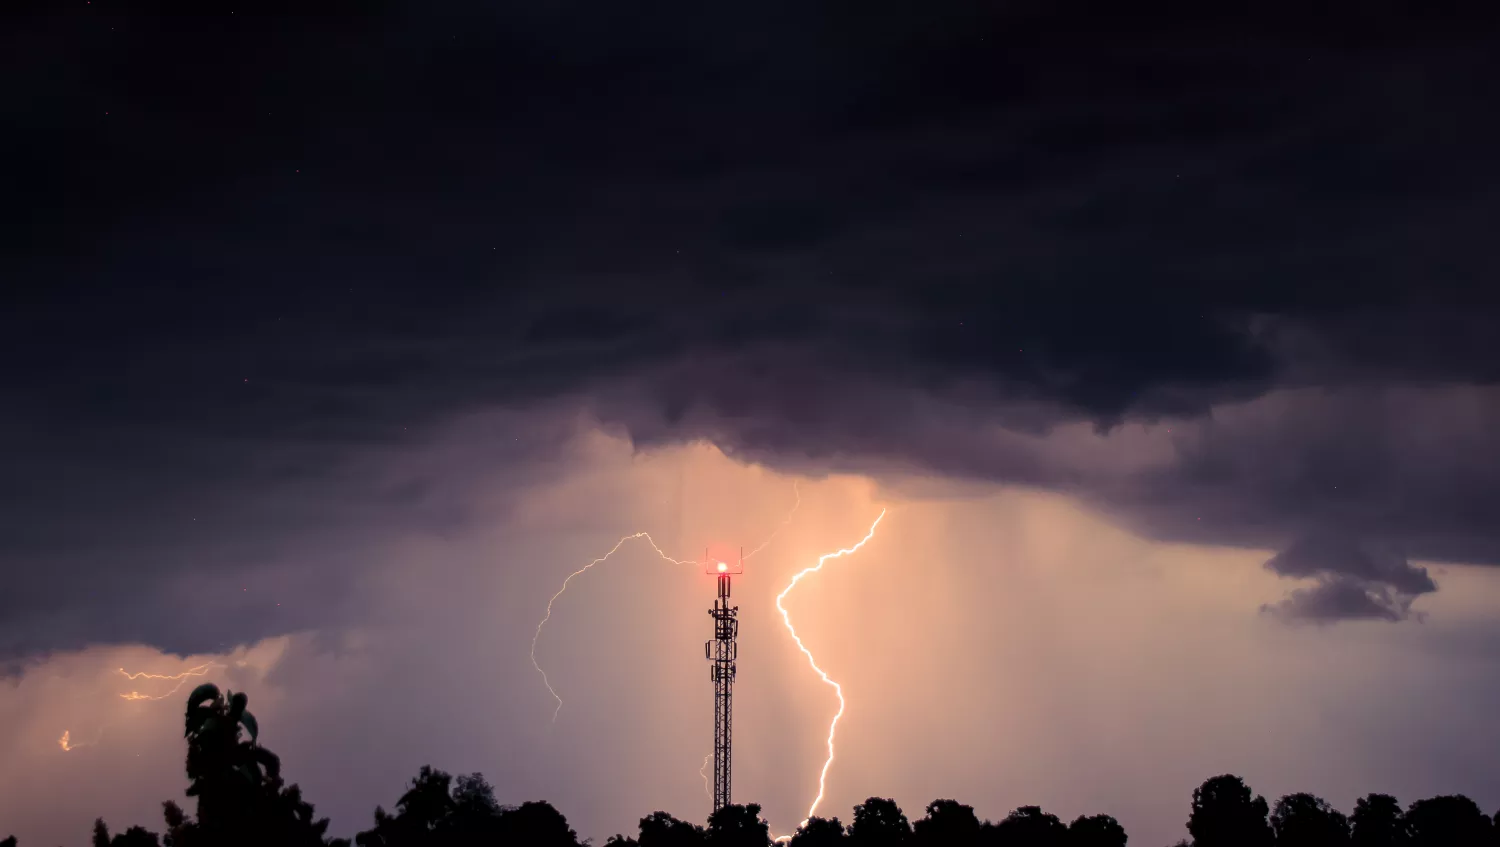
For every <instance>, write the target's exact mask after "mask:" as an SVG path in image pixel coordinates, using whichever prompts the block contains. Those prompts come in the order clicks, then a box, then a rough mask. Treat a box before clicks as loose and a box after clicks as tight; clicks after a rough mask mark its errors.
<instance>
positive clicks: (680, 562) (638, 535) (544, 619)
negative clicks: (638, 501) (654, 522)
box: [531, 532, 696, 723]
mask: <svg viewBox="0 0 1500 847" xmlns="http://www.w3.org/2000/svg"><path fill="white" fill-rule="evenodd" d="M634 538H644V539H646V542H647V543H648V544H650V545H651V549H652V550H655V551H656V553H657V555H659V556H661V557H662V558H663V559H666V560H667V561H669V562H671V563H672V564H674V565H692V564H696V563H695V562H693V561H690V560H688V559H674V558H672V557H671V556H668V555H667V554H666V553H664V552H662V549H661V548H660V547H658V546H657V545H656V540H655V539H653V538H652V537H651V533H649V532H637V533H635V534H633V535H627V536H625V537H624V538H621V539H620V540H619V541H616V542H615V546H613V547H611V548H609V552H608V553H605V554H604V555H603V556H600V557H599V558H597V559H595V560H593V561H592V562H589V563H588V564H586V565H584V566H583V567H581V568H579V569H578V570H576V571H573V572H572V573H570V574H568V578H567V579H565V580H563V584H562V588H559V589H557V593H556V594H554V595H552V599H550V600H548V601H547V614H545V615H543V616H542V620H541V622H540V623H538V624H537V625H536V634H535V635H533V636H531V666H532V667H534V668H536V672H537V673H539V674H541V675H542V683H543V684H544V685H546V686H547V691H548V692H549V693H551V694H552V699H554V700H556V701H557V708H555V709H553V710H552V722H553V723H557V713H558V712H561V711H562V706H563V701H562V698H561V697H559V696H558V695H557V690H556V689H554V688H553V687H552V681H551V680H549V679H547V672H546V671H544V670H542V666H541V665H539V664H537V661H536V642H537V639H539V638H541V637H542V627H544V626H546V625H547V621H549V620H551V619H552V604H553V603H555V602H557V598H559V597H561V596H562V593H563V592H564V591H567V590H568V583H570V582H572V581H573V577H575V576H578V575H579V574H581V573H583V572H584V571H586V570H588V569H589V568H592V567H593V566H594V565H597V564H599V563H600V562H603V561H604V560H605V559H608V558H609V557H610V556H613V555H614V554H615V551H616V550H618V549H620V548H621V547H622V546H624V544H625V542H627V541H630V540H631V539H634Z"/></svg>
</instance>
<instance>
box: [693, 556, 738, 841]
mask: <svg viewBox="0 0 1500 847" xmlns="http://www.w3.org/2000/svg"><path fill="white" fill-rule="evenodd" d="M703 565H704V570H706V571H708V572H709V573H712V574H714V575H715V576H717V577H718V582H719V597H718V599H717V600H715V601H714V607H713V608H712V609H709V610H708V614H709V616H710V617H712V618H713V619H714V637H713V639H712V640H711V641H708V642H705V643H704V645H703V656H704V658H706V659H708V660H709V661H710V662H712V663H713V664H712V666H710V668H709V678H710V679H712V680H713V683H714V808H713V811H715V812H717V811H718V810H720V809H722V808H724V807H725V806H728V805H729V775H730V753H731V741H732V740H733V736H732V734H731V732H730V720H731V718H732V716H733V714H734V708H733V703H734V700H733V698H734V661H735V658H736V656H737V655H738V642H737V641H736V639H737V638H738V636H739V634H740V620H739V614H740V607H739V606H731V605H729V579H730V577H731V576H733V575H734V574H739V573H744V572H745V551H744V550H743V549H742V550H740V560H739V564H738V565H731V564H730V563H729V562H725V561H722V560H715V559H710V558H709V556H708V551H706V550H705V551H704V553H703Z"/></svg>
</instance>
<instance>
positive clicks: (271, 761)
mask: <svg viewBox="0 0 1500 847" xmlns="http://www.w3.org/2000/svg"><path fill="white" fill-rule="evenodd" d="M247 703H248V698H247V697H246V696H245V695H244V694H243V693H239V694H237V693H234V692H224V693H223V694H220V692H219V689H218V688H217V687H216V686H214V685H212V684H206V685H201V686H199V687H198V688H197V689H195V690H194V691H193V693H192V695H190V696H189V697H188V705H187V714H186V718H185V726H186V730H185V733H184V735H185V737H186V739H187V747H188V753H187V777H188V787H187V791H186V793H187V795H188V796H190V797H194V798H196V799H197V815H196V818H195V817H193V816H190V815H188V814H187V813H186V812H184V811H183V810H182V808H181V807H180V806H178V804H177V803H175V802H173V801H171V800H168V801H166V802H164V803H162V818H163V819H164V820H165V822H166V825H167V828H166V831H165V832H164V833H163V834H162V835H161V836H158V835H157V834H156V833H153V832H150V831H148V830H146V829H145V828H143V827H140V826H132V827H130V828H129V829H126V830H125V831H124V832H122V833H119V834H116V835H111V834H110V831H109V827H108V826H107V825H106V824H105V822H104V820H103V819H102V818H100V819H96V820H95V821H94V826H93V830H92V839H91V842H90V845H91V847H349V845H350V842H349V841H347V840H342V839H329V838H327V837H326V835H325V834H324V832H325V830H326V829H327V827H328V820H327V819H326V818H324V819H317V820H315V819H314V816H313V807H312V805H311V804H309V803H307V802H304V801H303V799H302V792H301V789H299V788H298V787H297V786H296V785H287V784H286V783H285V782H284V781H283V780H282V778H281V762H280V760H279V759H278V758H277V757H276V755H275V754H274V753H272V752H270V751H269V750H267V749H265V748H264V747H261V746H260V745H259V727H258V725H257V723H256V721H255V718H254V716H252V715H251V714H250V713H249V712H248V711H247V710H246V708H245V707H246V705H247ZM393 808H394V809H395V812H394V814H392V813H387V812H386V811H385V809H384V808H383V807H381V806H377V807H376V808H375V814H374V819H375V823H374V826H373V827H372V828H371V829H369V830H367V831H364V832H361V833H359V834H358V835H357V836H356V837H355V839H354V841H355V843H357V844H358V845H359V847H587V845H588V844H589V842H588V841H584V842H582V844H580V842H579V840H578V834H577V833H576V832H574V831H573V829H572V828H570V827H569V826H568V820H567V818H566V817H564V816H563V814H562V813H561V812H560V811H558V810H557V809H556V808H554V807H553V806H552V805H551V804H549V803H545V802H539V801H531V802H526V803H522V804H521V805H519V806H507V805H501V804H500V802H499V801H497V800H496V798H495V790H494V788H493V787H492V786H491V785H490V784H489V783H488V782H486V781H485V779H484V777H483V776H482V775H481V774H478V773H473V774H467V775H462V774H461V775H459V776H457V777H453V776H450V775H449V774H447V773H445V772H443V771H440V770H437V769H436V768H434V767H432V766H431V765H427V766H423V767H422V768H421V769H420V770H419V771H418V773H417V775H416V777H415V778H413V779H412V781H411V783H410V784H409V785H408V786H407V788H406V790H405V791H404V793H402V795H401V796H400V798H399V799H398V800H397V801H396V804H395V806H394V807H393ZM1187 829H1188V832H1189V834H1190V835H1191V836H1192V839H1191V840H1187V839H1184V840H1182V841H1181V842H1179V843H1178V844H1177V845H1176V847H1500V813H1496V815H1494V816H1493V817H1491V816H1488V815H1486V814H1485V813H1484V812H1482V811H1481V810H1480V808H1479V806H1478V805H1476V804H1475V803H1474V801H1472V800H1470V799H1469V798H1467V797H1464V796H1462V795H1450V796H1441V797H1431V798H1428V799H1425V800H1418V801H1417V802H1415V803H1412V804H1411V806H1410V807H1409V808H1408V809H1407V810H1406V811H1405V812H1403V811H1402V809H1401V804H1400V803H1399V802H1397V800H1396V798H1395V797H1392V796H1390V795H1387V794H1370V795H1368V796H1366V797H1364V798H1362V799H1360V800H1359V801H1358V802H1357V803H1356V804H1355V807H1354V812H1353V814H1351V815H1349V816H1348V817H1347V818H1346V817H1345V816H1344V814H1343V813H1342V812H1340V811H1338V810H1336V809H1334V808H1333V807H1331V806H1330V805H1329V804H1328V803H1327V802H1326V801H1325V800H1323V799H1322V798H1320V797H1316V796H1314V795H1312V794H1304V793H1297V794H1288V795H1286V796H1284V797H1282V798H1281V799H1280V800H1278V801H1277V802H1276V806H1275V809H1274V811H1273V810H1271V809H1270V808H1269V807H1268V805H1267V803H1266V800H1265V798H1264V797H1261V796H1258V795H1256V794H1255V793H1254V792H1253V791H1251V789H1250V787H1249V786H1248V785H1246V784H1245V781H1244V780H1243V779H1241V778H1239V777H1237V776H1234V775H1231V774H1225V775H1222V776H1216V777H1213V778H1211V779H1208V780H1206V781H1204V783H1203V784H1202V785H1201V786H1199V787H1198V788H1197V789H1196V790H1194V791H1193V798H1192V813H1191V815H1190V816H1189V818H1188V821H1187ZM770 839H771V835H770V827H769V825H768V824H767V822H766V821H765V819H763V818H762V817H761V807H760V806H759V805H757V804H754V803H750V804H745V805H731V806H725V807H724V808H722V809H718V810H716V811H714V812H713V813H712V814H710V815H709V817H708V825H707V827H701V826H696V825H694V824H691V823H688V822H687V821H683V820H679V819H678V818H675V817H673V816H672V815H670V814H668V813H666V812H653V813H652V814H650V815H647V816H646V817H644V818H641V819H640V832H639V836H638V837H634V838H633V837H630V836H626V835H623V834H618V833H617V834H615V835H613V836H611V837H610V838H609V839H607V840H606V841H605V842H604V845H603V847H772V843H771V840H770ZM1127 842H1128V837H1127V835H1126V833H1125V828H1124V827H1122V826H1121V825H1120V822H1119V821H1117V820H1115V819H1114V818H1112V817H1110V816H1109V815H1084V816H1080V817H1078V818H1076V819H1075V820H1074V821H1073V822H1072V824H1070V825H1064V824H1063V822H1062V821H1061V820H1059V819H1058V817H1057V816H1056V815H1051V814H1047V813H1046V812H1043V811H1042V809H1041V808H1040V807H1038V806H1022V807H1020V808H1018V809H1016V810H1015V811H1013V812H1011V813H1010V814H1009V815H1007V816H1006V817H1005V818H1004V819H1003V820H1000V821H998V822H995V823H991V822H989V821H981V820H980V819H979V817H978V816H977V815H976V814H975V812H974V808H973V807H972V806H967V805H964V804H963V803H960V802H959V801H957V800H952V799H939V800H934V801H932V802H931V803H929V804H927V808H926V810H925V815H924V816H923V817H922V818H921V819H920V820H918V821H916V822H915V823H911V822H909V821H908V820H907V818H906V815H905V814H904V813H903V812H902V811H901V807H900V806H898V805H897V804H896V802H895V801H894V800H891V799H885V798H880V797H871V798H869V799H867V800H865V801H864V802H863V803H860V804H859V805H857V806H855V807H854V816H853V821H852V823H851V824H850V825H849V827H848V829H847V830H846V829H845V827H844V825H843V823H841V822H840V821H839V819H838V818H816V817H815V818H809V819H808V820H807V821H806V822H805V823H804V824H803V825H802V826H800V827H798V829H797V831H796V832H795V833H794V834H793V835H792V837H791V839H790V845H789V847H1126V844H1127ZM0 847H17V842H16V838H15V836H11V837H9V838H6V839H4V840H0Z"/></svg>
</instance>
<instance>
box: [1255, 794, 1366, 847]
mask: <svg viewBox="0 0 1500 847" xmlns="http://www.w3.org/2000/svg"><path fill="white" fill-rule="evenodd" d="M1271 830H1272V831H1273V832H1275V833H1276V845H1277V847H1346V845H1347V844H1348V843H1349V819H1348V818H1346V817H1344V814H1343V812H1340V811H1338V810H1337V809H1334V808H1332V807H1331V806H1329V805H1328V803H1327V802H1326V801H1325V800H1323V798H1321V797H1314V796H1313V795H1311V794H1288V795H1287V796H1285V797H1283V798H1281V799H1280V800H1278V801H1277V802H1276V809H1275V810H1274V811H1273V812H1271Z"/></svg>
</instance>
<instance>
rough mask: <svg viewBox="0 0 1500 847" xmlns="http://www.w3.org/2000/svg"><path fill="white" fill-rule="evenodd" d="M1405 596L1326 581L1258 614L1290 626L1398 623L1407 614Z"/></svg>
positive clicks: (1338, 580)
mask: <svg viewBox="0 0 1500 847" xmlns="http://www.w3.org/2000/svg"><path fill="white" fill-rule="evenodd" d="M1411 601H1412V598H1411V597H1409V596H1401V595H1396V594H1393V593H1392V592H1391V591H1390V589H1388V588H1384V587H1380V586H1374V587H1372V586H1369V585H1367V584H1365V583H1363V582H1361V581H1359V580H1351V579H1345V578H1342V577H1327V578H1324V579H1322V580H1320V581H1319V582H1318V584H1317V585H1315V586H1313V587H1311V588H1298V589H1296V590H1294V591H1292V592H1290V593H1289V594H1287V597H1286V599H1285V600H1282V601H1281V602H1279V603H1276V604H1267V605H1264V606H1261V611H1262V612H1264V613H1266V614H1270V615H1273V616H1275V617H1278V618H1281V619H1282V620H1285V621H1288V622H1293V623H1324V624H1326V623H1334V622H1336V621H1346V620H1381V621H1391V622H1395V621H1402V620H1406V617H1407V616H1408V615H1409V614H1410V613H1411Z"/></svg>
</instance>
